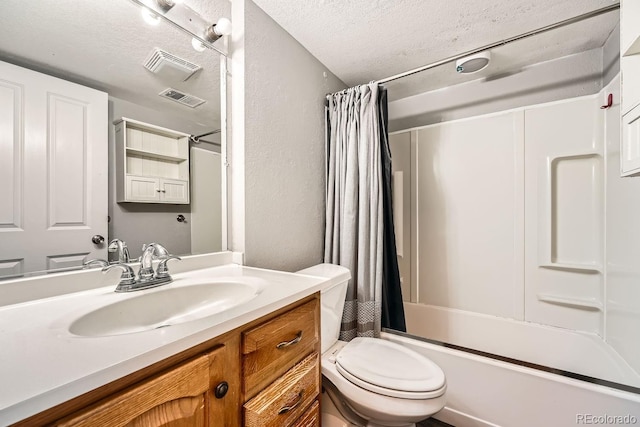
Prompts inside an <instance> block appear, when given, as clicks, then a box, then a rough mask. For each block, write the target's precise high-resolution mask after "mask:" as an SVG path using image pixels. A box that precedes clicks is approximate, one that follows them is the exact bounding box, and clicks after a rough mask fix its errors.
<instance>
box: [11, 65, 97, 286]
mask: <svg viewBox="0 0 640 427" xmlns="http://www.w3.org/2000/svg"><path fill="white" fill-rule="evenodd" d="M107 123H108V116H107V94H105V93H103V92H99V91H96V90H93V89H89V88H86V87H83V86H80V85H77V84H74V83H70V82H67V81H64V80H60V79H57V78H54V77H51V76H47V75H44V74H40V73H36V72H34V71H31V70H27V69H25V68H21V67H17V66H15V65H11V64H7V63H3V62H0V197H1V198H2V207H0V275H4V274H5V273H10V274H20V273H22V272H30V271H40V270H45V269H52V268H62V267H69V266H75V265H80V264H81V263H82V261H83V260H84V259H86V258H94V257H102V258H106V247H105V245H104V244H103V245H95V244H94V243H92V240H91V238H92V236H94V235H101V236H104V237H105V238H106V236H107V214H106V212H107V161H106V158H107Z"/></svg>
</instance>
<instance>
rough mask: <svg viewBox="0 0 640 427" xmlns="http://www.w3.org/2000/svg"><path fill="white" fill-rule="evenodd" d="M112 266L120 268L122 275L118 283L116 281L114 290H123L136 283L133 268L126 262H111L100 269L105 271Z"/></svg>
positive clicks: (112, 267)
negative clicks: (116, 284)
mask: <svg viewBox="0 0 640 427" xmlns="http://www.w3.org/2000/svg"><path fill="white" fill-rule="evenodd" d="M114 268H119V269H121V270H122V275H121V276H120V283H118V287H117V288H116V292H125V291H127V290H128V288H130V287H131V286H132V285H135V284H136V274H135V273H134V272H133V269H132V268H131V267H130V266H128V265H127V264H111V265H109V266H107V267H104V268H103V269H102V272H103V273H106V272H108V271H110V270H113V269H114Z"/></svg>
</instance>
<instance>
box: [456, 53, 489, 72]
mask: <svg viewBox="0 0 640 427" xmlns="http://www.w3.org/2000/svg"><path fill="white" fill-rule="evenodd" d="M490 60H491V52H489V51H488V50H487V51H484V52H480V53H477V54H475V55H471V56H466V57H464V58H460V59H458V60H457V61H456V71H457V72H458V73H462V74H471V73H476V72H478V71H480V70H483V69H484V68H486V67H487V65H489V61H490Z"/></svg>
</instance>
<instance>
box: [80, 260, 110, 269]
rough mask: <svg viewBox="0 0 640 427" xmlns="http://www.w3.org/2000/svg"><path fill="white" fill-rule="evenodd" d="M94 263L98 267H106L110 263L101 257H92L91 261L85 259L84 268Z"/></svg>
mask: <svg viewBox="0 0 640 427" xmlns="http://www.w3.org/2000/svg"><path fill="white" fill-rule="evenodd" d="M92 265H95V266H98V267H106V266H108V265H109V263H108V262H107V261H106V260H104V259H100V258H96V259H90V260H89V261H85V262H83V263H82V268H91V266H92Z"/></svg>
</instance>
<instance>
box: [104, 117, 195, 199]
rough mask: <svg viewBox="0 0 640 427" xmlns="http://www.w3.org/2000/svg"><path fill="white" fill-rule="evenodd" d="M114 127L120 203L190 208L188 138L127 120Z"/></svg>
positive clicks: (123, 119) (185, 134)
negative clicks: (183, 205) (157, 204)
mask: <svg viewBox="0 0 640 427" xmlns="http://www.w3.org/2000/svg"><path fill="white" fill-rule="evenodd" d="M114 125H115V135H116V198H117V201H118V203H164V204H189V134H187V133H184V132H179V131H176V130H172V129H167V128H163V127H160V126H156V125H152V124H149V123H144V122H140V121H137V120H132V119H128V118H126V117H123V118H121V119H119V120H117V121H116V122H115V123H114Z"/></svg>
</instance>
